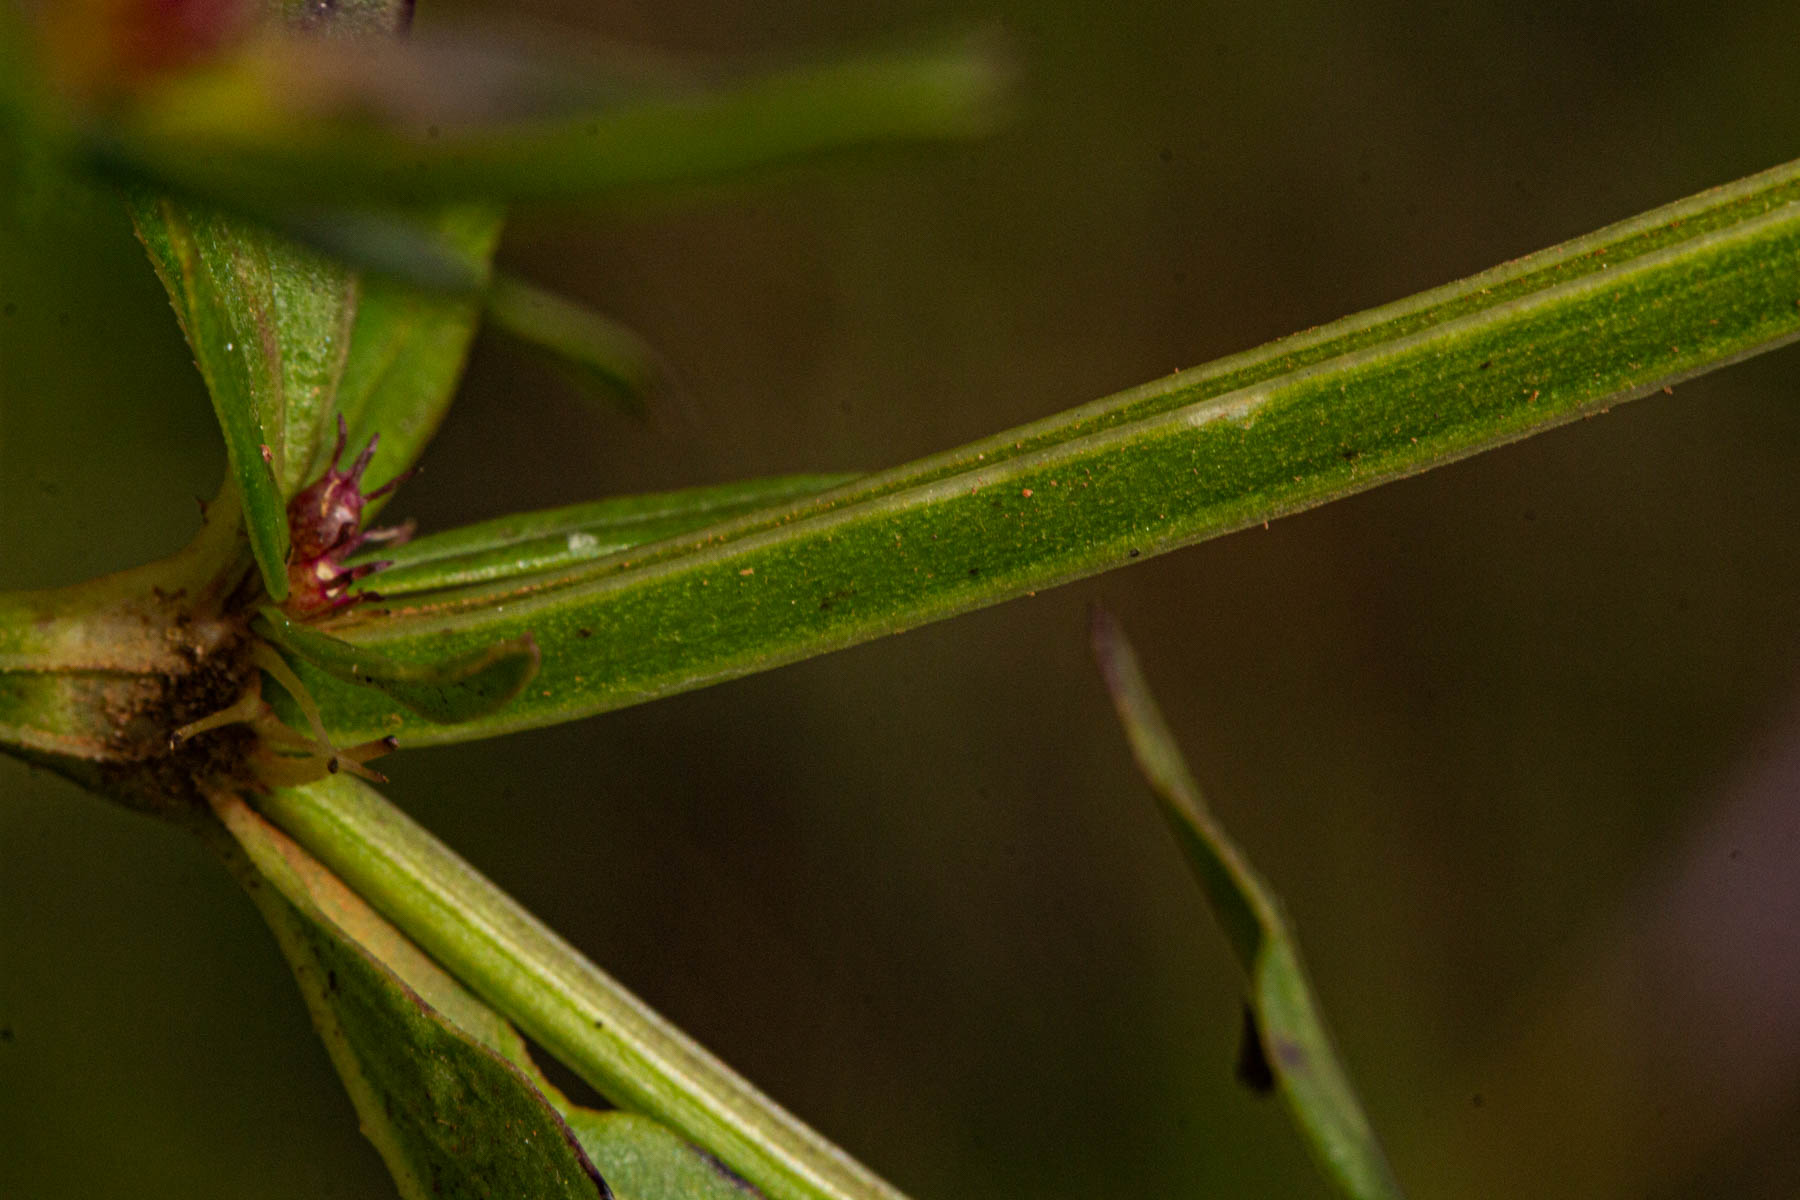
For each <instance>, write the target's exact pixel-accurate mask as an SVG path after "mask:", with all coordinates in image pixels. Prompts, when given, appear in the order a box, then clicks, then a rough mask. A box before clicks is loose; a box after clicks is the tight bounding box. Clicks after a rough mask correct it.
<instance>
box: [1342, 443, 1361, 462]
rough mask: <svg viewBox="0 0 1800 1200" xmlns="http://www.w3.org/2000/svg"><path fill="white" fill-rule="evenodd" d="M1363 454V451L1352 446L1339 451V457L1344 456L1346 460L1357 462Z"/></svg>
mask: <svg viewBox="0 0 1800 1200" xmlns="http://www.w3.org/2000/svg"><path fill="white" fill-rule="evenodd" d="M1361 454H1362V451H1360V450H1357V449H1354V448H1353V447H1350V446H1346V447H1344V448H1343V449H1342V450H1339V451H1338V457H1340V458H1342V459H1343V460H1344V461H1345V462H1355V461H1356V460H1357V458H1358V457H1359V456H1360V455H1361Z"/></svg>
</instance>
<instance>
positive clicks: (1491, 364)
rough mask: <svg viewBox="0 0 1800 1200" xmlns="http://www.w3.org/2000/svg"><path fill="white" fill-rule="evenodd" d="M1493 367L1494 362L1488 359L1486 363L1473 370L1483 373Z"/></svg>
mask: <svg viewBox="0 0 1800 1200" xmlns="http://www.w3.org/2000/svg"><path fill="white" fill-rule="evenodd" d="M1493 365H1494V360H1493V359H1491V358H1490V359H1488V360H1487V361H1486V362H1484V363H1482V364H1481V365H1480V366H1479V367H1476V368H1475V369H1476V370H1477V371H1485V370H1487V369H1488V368H1489V367H1491V366H1493Z"/></svg>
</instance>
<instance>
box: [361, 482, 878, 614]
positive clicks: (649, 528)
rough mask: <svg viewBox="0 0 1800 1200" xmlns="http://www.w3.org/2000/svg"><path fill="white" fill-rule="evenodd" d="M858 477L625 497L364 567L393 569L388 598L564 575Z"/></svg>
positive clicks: (449, 534) (445, 537)
mask: <svg viewBox="0 0 1800 1200" xmlns="http://www.w3.org/2000/svg"><path fill="white" fill-rule="evenodd" d="M855 478H856V476H854V475H782V476H777V477H775V478H771V479H752V480H747V481H744V482H740V483H728V484H718V485H714V486H709V487H697V488H687V489H684V490H682V491H677V492H661V493H656V494H652V495H642V496H621V497H617V498H614V499H610V500H597V501H593V502H590V503H587V504H572V505H569V506H568V507H566V508H552V509H545V510H542V511H540V512H535V513H521V514H519V515H517V516H511V517H501V518H499V519H497V520H493V521H483V522H481V523H480V524H477V525H465V526H463V527H462V528H460V529H452V530H448V531H446V532H444V533H438V534H432V535H429V536H427V537H422V538H415V539H414V540H412V541H410V542H407V543H405V544H404V545H400V546H395V547H391V548H390V547H383V548H382V549H381V551H380V552H379V553H378V554H376V553H371V554H366V555H364V556H362V559H361V560H359V561H365V562H366V561H371V560H374V559H377V558H380V559H385V560H387V561H388V562H390V563H392V564H393V565H392V566H390V567H388V568H387V569H385V570H383V571H381V572H379V573H378V574H376V575H373V576H371V577H370V578H369V579H367V580H366V581H365V582H366V585H367V587H368V588H369V589H371V590H375V591H379V592H380V594H381V595H382V596H384V597H391V596H404V595H410V594H412V593H415V592H424V591H432V590H437V589H442V588H448V587H456V586H460V585H464V584H470V583H483V582H487V581H490V580H496V579H514V578H517V577H520V576H524V575H531V574H541V573H544V572H547V571H559V570H562V569H564V568H567V567H571V566H574V565H576V564H577V563H585V562H590V561H592V560H593V559H597V558H603V557H605V556H606V555H609V554H617V553H619V552H621V551H624V550H629V549H631V548H632V547H634V546H642V545H645V544H647V543H649V542H656V541H661V540H662V539H663V538H669V537H675V536H677V535H678V534H682V533H686V532H688V531H690V530H694V529H699V528H701V527H702V526H705V525H708V524H711V523H712V522H714V521H720V520H724V519H725V518H727V517H735V516H739V515H741V514H743V513H748V512H753V511H755V510H756V509H759V508H765V507H767V506H769V505H772V504H783V503H787V502H789V501H793V500H798V499H803V498H805V497H807V496H813V495H817V494H818V493H820V492H823V491H826V490H828V489H830V488H834V487H841V486H843V485H844V484H846V483H849V482H850V481H851V480H853V479H855Z"/></svg>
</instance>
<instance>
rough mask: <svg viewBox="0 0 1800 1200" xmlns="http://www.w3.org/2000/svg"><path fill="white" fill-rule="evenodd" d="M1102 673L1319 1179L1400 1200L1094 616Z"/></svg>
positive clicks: (1177, 765) (1129, 668)
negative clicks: (1245, 992)
mask: <svg viewBox="0 0 1800 1200" xmlns="http://www.w3.org/2000/svg"><path fill="white" fill-rule="evenodd" d="M1092 621H1093V627H1092V643H1093V651H1094V658H1095V660H1096V661H1097V662H1098V663H1099V665H1100V671H1101V674H1102V676H1103V677H1104V678H1105V680H1106V687H1107V691H1108V692H1110V693H1111V695H1112V700H1113V705H1114V707H1115V708H1116V709H1117V710H1118V714H1119V723H1120V724H1121V725H1122V726H1123V727H1124V729H1125V733H1126V737H1127V739H1128V740H1129V742H1130V743H1131V751H1132V756H1133V757H1134V758H1135V759H1136V760H1137V763H1138V768H1139V770H1141V771H1142V772H1143V774H1144V778H1145V780H1146V782H1148V783H1149V785H1150V789H1151V791H1152V792H1153V793H1155V795H1156V799H1157V806H1158V808H1159V809H1160V810H1161V812H1162V815H1163V817H1164V819H1165V821H1166V822H1167V823H1168V826H1169V829H1170V831H1171V832H1172V833H1173V834H1174V835H1175V840H1176V842H1177V843H1178V844H1179V845H1180V847H1181V850H1182V854H1183V857H1184V858H1186V860H1187V863H1188V866H1189V868H1190V869H1191V870H1192V871H1193V873H1194V876H1195V878H1196V879H1197V880H1198V881H1199V883H1200V886H1201V890H1202V891H1203V892H1204V893H1205V894H1206V898H1207V902H1208V904H1209V905H1210V906H1211V907H1212V909H1213V912H1214V913H1215V914H1216V915H1217V917H1218V919H1219V923H1220V924H1221V925H1222V926H1223V927H1224V929H1225V933H1226V935H1227V937H1228V938H1229V940H1230V941H1231V944H1232V949H1233V951H1234V953H1235V954H1236V955H1237V958H1238V962H1239V964H1240V965H1241V966H1242V967H1243V969H1244V973H1245V975H1246V976H1247V978H1248V981H1249V991H1250V1000H1249V1004H1250V1008H1251V1009H1252V1010H1253V1011H1254V1013H1255V1016H1256V1020H1255V1022H1254V1025H1253V1027H1252V1028H1250V1029H1248V1030H1247V1031H1246V1033H1247V1034H1248V1035H1250V1036H1255V1037H1257V1038H1259V1040H1260V1042H1261V1046H1262V1049H1263V1055H1262V1057H1263V1061H1265V1062H1266V1063H1267V1065H1268V1068H1269V1069H1270V1071H1271V1072H1272V1073H1273V1076H1274V1080H1275V1083H1276V1085H1277V1086H1278V1088H1279V1089H1280V1092H1281V1096H1282V1099H1283V1101H1284V1102H1285V1103H1286V1104H1287V1107H1288V1109H1289V1111H1290V1113H1291V1114H1292V1116H1293V1118H1294V1122H1295V1124H1297V1125H1298V1126H1299V1127H1300V1130H1301V1133H1302V1134H1303V1136H1304V1137H1305V1140H1306V1144H1307V1149H1308V1150H1309V1151H1311V1152H1312V1154H1313V1157H1314V1158H1315V1159H1316V1160H1317V1161H1318V1163H1319V1165H1320V1167H1321V1169H1322V1170H1323V1172H1324V1174H1325V1177H1326V1178H1327V1179H1328V1180H1330V1181H1331V1182H1332V1183H1334V1184H1335V1185H1336V1186H1337V1188H1338V1190H1339V1191H1341V1192H1342V1193H1343V1194H1344V1195H1345V1196H1347V1197H1350V1198H1351V1200H1401V1197H1402V1193H1401V1191H1400V1184H1399V1181H1398V1180H1396V1179H1395V1178H1394V1174H1393V1169H1392V1168H1391V1167H1390V1166H1389V1165H1388V1161H1387V1155H1386V1153H1385V1152H1384V1151H1383V1150H1382V1148H1381V1144H1380V1142H1379V1141H1378V1140H1377V1138H1376V1136H1375V1131H1374V1129H1373V1127H1372V1126H1371V1125H1370V1124H1369V1119H1368V1117H1367V1116H1366V1115H1365V1114H1364V1112H1363V1108H1362V1104H1361V1102H1360V1101H1359V1100H1358V1099H1357V1097H1356V1091H1355V1089H1354V1087H1352V1086H1351V1083H1350V1077H1349V1075H1348V1074H1347V1073H1346V1071H1345V1070H1344V1067H1343V1064H1342V1062H1341V1061H1340V1060H1339V1058H1338V1055H1337V1052H1336V1050H1334V1049H1333V1048H1332V1044H1331V1037H1330V1035H1329V1034H1328V1033H1327V1032H1326V1029H1325V1023H1324V1020H1323V1018H1322V1017H1321V1016H1320V1014H1319V1009H1318V1003H1317V1001H1316V999H1315V998H1314V995H1313V989H1312V985H1311V984H1310V983H1309V982H1308V980H1307V977H1306V969H1305V967H1304V965H1303V964H1302V963H1301V960H1300V950H1299V946H1298V944H1297V943H1296V942H1295V940H1294V937H1293V934H1292V933H1291V932H1290V931H1289V929H1288V925H1287V919H1286V917H1285V916H1284V915H1283V914H1282V911H1281V902H1280V900H1279V899H1277V897H1276V895H1275V892H1274V890H1273V889H1272V888H1270V887H1269V885H1268V884H1267V883H1266V882H1265V881H1264V880H1263V878H1262V877H1261V876H1260V875H1259V874H1258V873H1257V871H1256V870H1255V868H1254V867H1252V866H1251V865H1250V863H1249V860H1248V859H1247V858H1245V856H1244V853H1243V851H1242V850H1241V849H1240V848H1239V847H1238V845H1237V843H1236V842H1234V841H1233V840H1232V838H1231V836H1230V834H1228V833H1227V832H1226V831H1225V828H1224V826H1222V825H1221V824H1219V822H1218V820H1217V819H1216V818H1215V817H1214V816H1213V815H1212V812H1211V810H1210V809H1209V808H1208V807H1207V804H1206V801H1205V800H1204V798H1203V797H1202V795H1201V792H1200V787H1199V785H1198V784H1197V783H1195V782H1194V777H1193V774H1192V773H1191V772H1190V771H1189V770H1188V767H1187V763H1186V761H1185V759H1184V758H1183V757H1182V754H1181V750H1180V747H1178V746H1177V745H1176V744H1175V739H1174V736H1173V735H1172V734H1171V733H1170V732H1169V728H1168V725H1167V724H1166V723H1165V722H1164V720H1163V717H1162V712H1161V710H1160V709H1159V708H1158V706H1157V704H1156V699H1155V697H1154V696H1153V695H1152V694H1151V692H1150V685H1149V683H1148V682H1147V681H1146V680H1145V678H1144V675H1143V672H1142V670H1141V669H1140V668H1139V666H1138V662H1137V656H1136V654H1135V653H1133V651H1132V649H1131V644H1130V643H1129V642H1128V641H1127V640H1126V639H1125V635H1124V633H1123V631H1121V630H1120V629H1119V627H1118V624H1117V623H1116V622H1115V621H1114V620H1113V619H1112V618H1111V617H1110V616H1109V615H1107V614H1106V612H1105V611H1104V610H1102V609H1100V608H1097V607H1096V608H1095V609H1094V610H1093V614H1092Z"/></svg>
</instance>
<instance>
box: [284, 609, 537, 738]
mask: <svg viewBox="0 0 1800 1200" xmlns="http://www.w3.org/2000/svg"><path fill="white" fill-rule="evenodd" d="M256 631H257V632H258V633H260V634H262V635H263V636H264V637H266V638H268V639H269V640H270V641H273V642H274V643H276V644H277V645H279V646H281V647H282V648H283V649H285V650H287V651H289V652H290V653H292V654H294V655H296V656H297V657H299V659H300V660H301V661H302V662H305V663H308V664H310V665H312V666H314V667H317V668H318V669H319V670H321V671H324V672H326V673H327V674H329V675H331V676H332V677H333V678H335V679H341V680H343V681H344V682H346V683H351V684H358V685H361V686H363V687H370V688H375V689H376V690H378V691H380V692H381V693H382V694H383V695H384V696H387V697H388V698H390V699H392V700H393V701H395V702H396V703H398V704H401V705H403V706H405V708H406V709H407V710H408V711H409V712H413V713H416V714H418V715H419V716H421V717H423V718H424V719H425V720H427V721H434V722H437V723H439V724H454V723H456V722H458V721H471V720H474V719H475V718H477V717H484V716H487V715H489V714H490V713H495V712H498V711H500V710H501V709H502V708H505V707H506V705H507V704H508V703H510V702H511V701H512V699H513V697H515V696H517V695H518V694H519V692H520V691H521V690H523V689H524V687H525V685H526V684H528V683H530V682H531V678H532V676H534V675H536V674H537V671H538V665H539V663H540V662H541V660H542V655H541V654H540V652H539V650H538V647H537V643H536V642H534V641H532V639H531V634H529V633H525V634H522V635H520V636H519V637H514V638H508V639H506V640H505V641H501V642H493V643H491V644H489V645H487V646H483V647H481V648H480V649H479V650H476V651H474V652H473V653H464V654H458V655H455V656H452V657H446V658H440V659H438V660H436V661H435V662H407V663H402V662H396V661H395V660H393V659H391V658H388V657H387V656H386V655H384V654H381V653H380V652H378V651H372V650H370V649H368V648H367V647H362V646H352V645H350V644H349V643H348V642H343V641H340V640H338V639H337V638H334V637H332V636H331V635H330V634H327V633H320V632H319V631H318V630H317V629H314V628H312V627H311V626H309V625H302V624H299V623H298V622H295V621H292V620H289V619H288V617H287V614H285V613H283V612H282V611H281V610H280V609H279V608H276V607H275V606H273V605H265V606H264V607H263V608H262V609H261V611H260V613H259V618H258V620H257V622H256Z"/></svg>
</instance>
